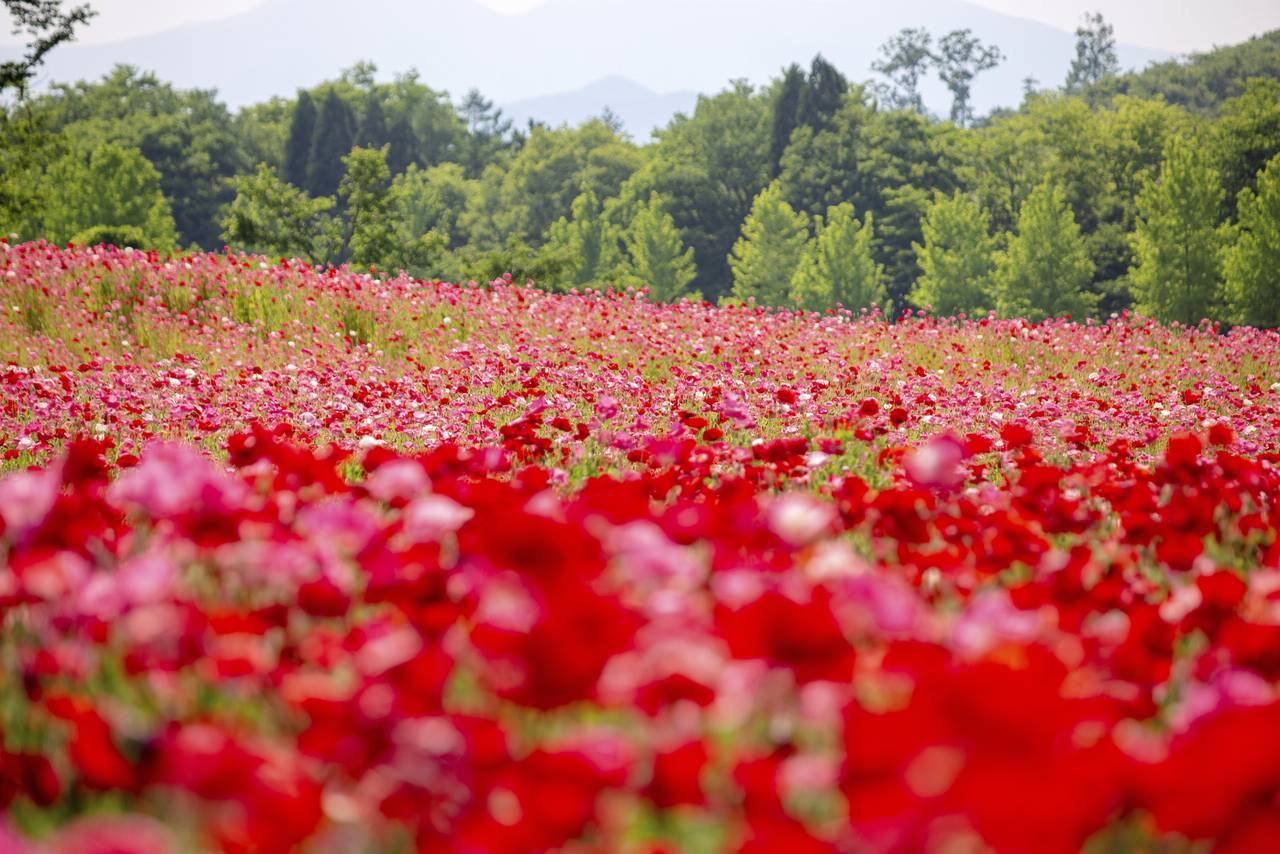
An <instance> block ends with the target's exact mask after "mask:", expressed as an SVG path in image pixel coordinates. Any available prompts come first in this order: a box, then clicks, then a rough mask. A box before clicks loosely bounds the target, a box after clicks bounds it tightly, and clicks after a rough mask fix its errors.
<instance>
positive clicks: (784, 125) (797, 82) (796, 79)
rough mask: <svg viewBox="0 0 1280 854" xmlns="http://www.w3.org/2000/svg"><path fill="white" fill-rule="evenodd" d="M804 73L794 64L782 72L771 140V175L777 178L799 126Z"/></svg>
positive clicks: (775, 103)
mask: <svg viewBox="0 0 1280 854" xmlns="http://www.w3.org/2000/svg"><path fill="white" fill-rule="evenodd" d="M804 88H805V80H804V71H803V70H801V68H800V66H798V65H796V64H795V63H792V64H791V65H789V66H788V67H787V70H786V71H784V72H782V86H781V88H780V89H779V91H778V98H777V100H776V101H774V103H773V126H772V129H771V131H770V140H769V164H770V174H771V175H773V176H777V174H778V170H779V169H780V168H781V167H780V165H779V164H781V163H782V155H783V153H784V152H785V151H786V150H787V146H788V145H789V144H790V143H791V134H792V133H793V132H794V131H795V129H796V127H797V126H798V119H797V116H798V115H799V111H800V98H801V96H802V95H803V94H804Z"/></svg>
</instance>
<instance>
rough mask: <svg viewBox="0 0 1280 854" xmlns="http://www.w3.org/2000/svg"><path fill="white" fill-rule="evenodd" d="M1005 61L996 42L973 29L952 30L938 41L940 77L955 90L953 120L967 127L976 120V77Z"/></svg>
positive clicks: (952, 92) (952, 93)
mask: <svg viewBox="0 0 1280 854" xmlns="http://www.w3.org/2000/svg"><path fill="white" fill-rule="evenodd" d="M1003 61H1004V54H1003V53H1001V51H1000V48H998V47H996V46H995V45H984V44H983V43H982V42H981V41H980V40H979V39H977V38H976V37H974V35H973V33H972V32H970V31H969V30H967V29H966V30H952V31H951V32H949V33H947V34H946V35H945V36H943V37H942V39H941V40H940V41H939V42H938V50H937V54H936V56H935V58H934V62H935V64H936V65H937V68H938V79H940V80H941V81H942V82H943V84H944V85H945V86H946V87H947V89H948V90H950V92H951V121H953V122H955V123H956V124H957V125H960V126H961V127H964V126H966V125H968V124H969V123H970V122H972V121H973V109H972V108H971V107H970V106H969V98H970V96H971V95H972V89H973V78H974V77H976V76H978V75H979V74H981V73H982V72H984V71H990V70H991V69H993V68H995V67H996V66H997V65H999V64H1000V63H1001V62H1003Z"/></svg>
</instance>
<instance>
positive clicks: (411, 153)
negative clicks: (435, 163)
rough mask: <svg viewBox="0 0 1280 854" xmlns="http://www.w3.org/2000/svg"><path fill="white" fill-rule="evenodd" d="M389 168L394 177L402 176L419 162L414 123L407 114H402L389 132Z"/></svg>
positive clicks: (392, 124)
mask: <svg viewBox="0 0 1280 854" xmlns="http://www.w3.org/2000/svg"><path fill="white" fill-rule="evenodd" d="M387 144H388V145H389V146H391V148H390V150H389V151H388V153H387V166H388V167H390V169H391V174H392V175H401V174H403V173H404V172H405V171H406V170H408V168H409V167H410V166H411V165H412V164H414V163H417V162H418V138H417V136H415V135H414V132H413V122H411V121H410V120H409V116H408V114H407V113H401V114H400V115H399V116H397V117H396V120H395V121H394V122H392V123H391V129H390V130H389V131H387Z"/></svg>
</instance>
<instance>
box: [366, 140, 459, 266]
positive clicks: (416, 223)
mask: <svg viewBox="0 0 1280 854" xmlns="http://www.w3.org/2000/svg"><path fill="white" fill-rule="evenodd" d="M388 159H390V158H389V157H388ZM389 165H390V164H389V163H388V166H389ZM473 183H474V182H471V181H468V180H467V178H466V175H465V172H464V167H463V166H462V164H460V163H441V164H440V165H439V166H432V167H431V168H430V169H419V168H418V167H417V166H416V165H413V164H410V166H409V168H408V169H406V170H405V171H404V172H403V173H401V174H399V175H397V176H396V177H395V180H393V181H392V182H391V189H390V190H389V191H388V194H387V203H388V205H389V214H388V215H389V216H390V218H391V220H392V222H393V223H395V226H396V228H397V229H398V230H399V233H400V234H401V235H402V237H404V238H405V239H414V238H416V237H418V236H420V235H423V234H426V233H428V232H435V233H437V234H441V235H444V237H445V238H446V240H445V242H446V245H447V246H449V247H450V248H454V249H457V248H459V247H460V246H461V245H462V244H463V243H465V242H466V233H465V231H464V229H463V228H462V226H461V224H460V220H461V217H462V213H463V211H464V210H465V209H466V206H467V200H468V199H469V197H470V195H471V192H472V184H473Z"/></svg>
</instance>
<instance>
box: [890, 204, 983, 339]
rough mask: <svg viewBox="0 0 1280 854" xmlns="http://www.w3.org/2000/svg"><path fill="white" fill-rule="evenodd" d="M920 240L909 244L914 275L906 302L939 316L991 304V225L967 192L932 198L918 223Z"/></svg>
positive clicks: (970, 311) (975, 311)
mask: <svg viewBox="0 0 1280 854" xmlns="http://www.w3.org/2000/svg"><path fill="white" fill-rule="evenodd" d="M921 231H922V232H923V233H924V243H923V245H922V244H919V243H914V244H912V248H913V249H914V250H915V253H916V261H917V263H918V264H919V265H920V272H921V275H920V278H919V279H917V280H916V283H915V287H914V288H912V290H911V301H912V302H913V303H915V304H916V305H918V306H922V307H923V306H929V307H930V308H931V309H932V310H933V311H934V312H936V313H937V314H938V315H941V316H943V317H950V316H953V315H957V314H961V313H965V314H970V315H972V314H979V313H981V312H985V311H989V310H990V309H991V308H993V307H994V306H995V297H994V294H993V293H992V290H993V276H994V274H995V270H996V247H995V241H994V240H993V239H992V238H991V224H990V222H989V221H988V219H987V213H986V211H984V210H983V209H982V208H981V207H980V206H979V205H978V203H977V202H976V201H974V200H973V198H972V197H971V196H968V195H965V194H962V193H960V192H959V191H957V192H956V193H954V194H953V195H951V196H943V195H939V196H936V197H935V198H934V200H933V203H932V204H930V205H929V210H928V211H927V212H926V214H925V217H924V221H923V222H922V223H921Z"/></svg>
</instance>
